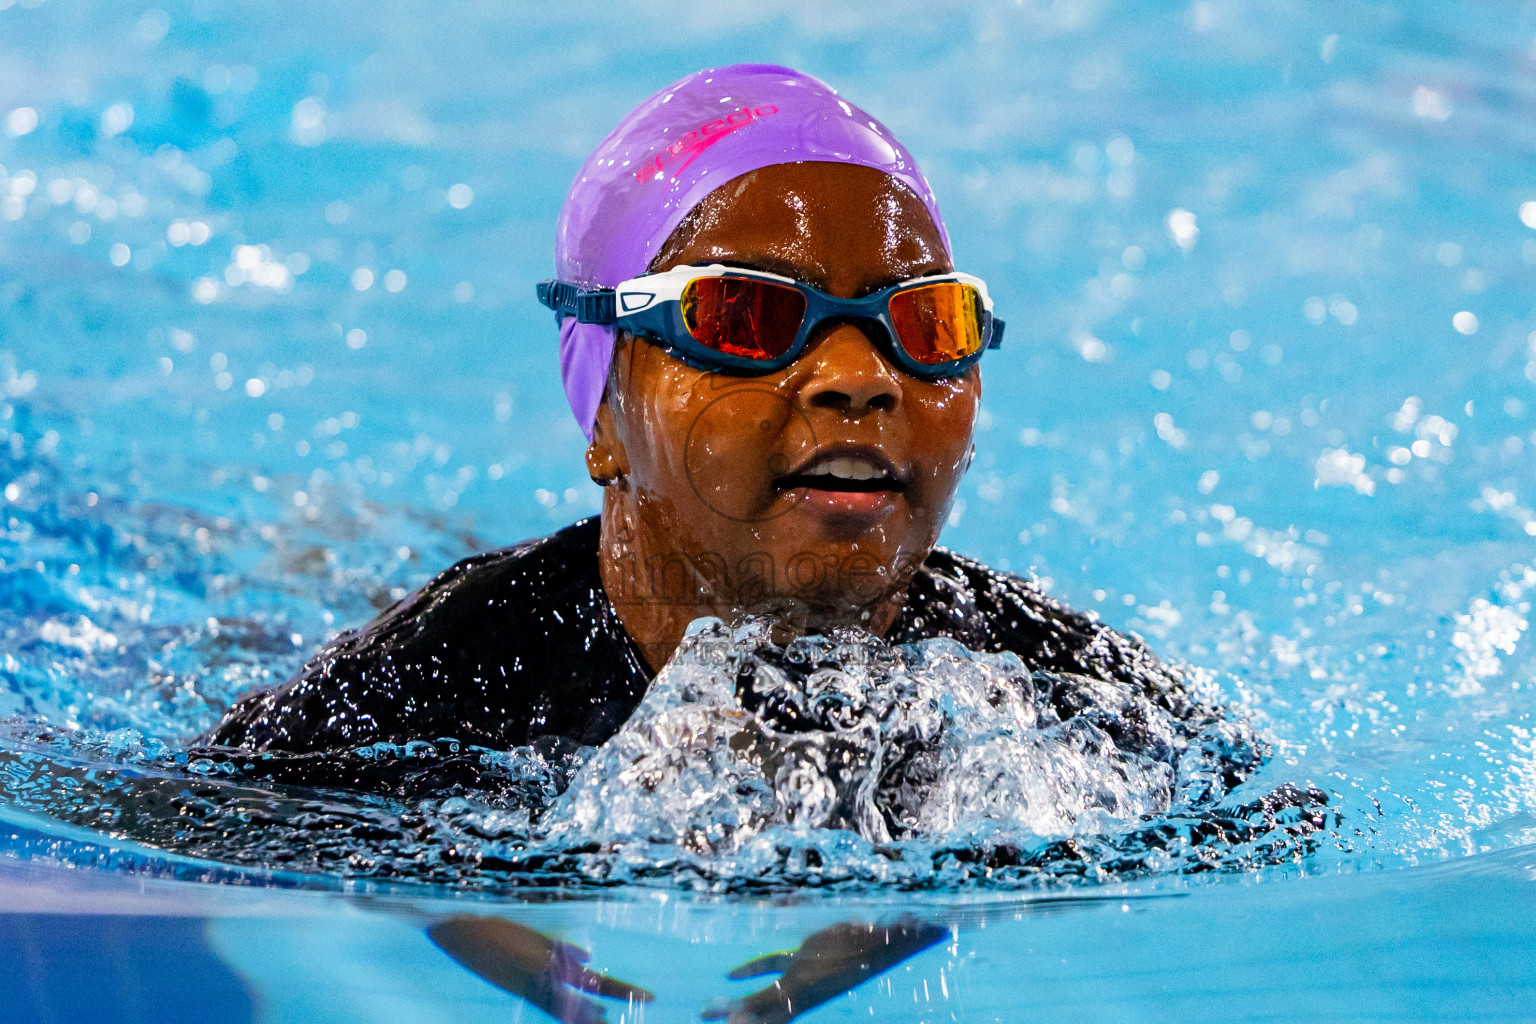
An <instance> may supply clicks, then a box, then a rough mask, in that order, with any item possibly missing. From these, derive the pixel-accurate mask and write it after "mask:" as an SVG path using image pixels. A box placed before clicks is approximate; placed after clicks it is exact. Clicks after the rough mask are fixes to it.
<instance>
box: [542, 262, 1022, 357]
mask: <svg viewBox="0 0 1536 1024" xmlns="http://www.w3.org/2000/svg"><path fill="white" fill-rule="evenodd" d="M538 295H539V301H540V302H541V303H543V304H544V305H546V306H548V307H549V308H550V309H553V310H554V311H555V319H556V320H557V321H558V320H560V319H561V318H563V317H568V316H573V317H575V318H576V320H577V322H579V323H584V324H601V325H612V326H615V327H617V328H618V329H620V330H623V331H628V332H630V333H631V334H638V335H641V336H643V337H646V338H650V339H653V340H654V341H657V342H659V343H660V344H661V345H662V346H663V347H665V348H667V349H668V350H669V351H671V352H672V353H673V354H675V355H677V356H679V357H680V358H681V359H682V360H683V361H684V362H687V363H688V364H689V365H691V366H694V367H696V368H698V369H704V370H714V371H719V372H725V373H732V374H739V375H743V376H755V375H758V374H764V373H772V372H774V371H775V370H780V369H783V368H784V367H786V366H788V365H789V364H790V363H792V362H794V361H795V360H796V359H798V358H799V357H800V354H801V353H802V352H804V351H805V347H806V345H808V344H809V343H810V340H811V338H812V337H813V336H814V335H815V334H816V331H817V329H818V328H820V327H821V325H822V324H824V323H826V322H827V321H829V320H833V321H841V322H848V323H854V324H857V325H859V326H861V327H865V328H866V333H867V334H868V335H869V336H870V338H871V339H873V340H874V341H875V343H876V345H878V346H879V347H880V349H881V351H883V352H884V353H885V355H886V356H887V357H888V358H889V359H890V360H891V362H893V363H895V364H896V366H898V367H900V368H901V369H902V370H904V371H906V372H907V373H909V374H911V375H912V376H914V377H920V378H922V379H924V380H937V379H939V378H942V377H952V376H955V375H956V374H960V373H963V372H964V371H965V370H967V369H969V368H970V367H971V366H972V365H974V364H975V362H976V361H977V360H978V359H980V358H981V355H982V353H983V352H985V351H986V350H987V349H989V348H997V347H999V346H1000V345H1001V344H1002V340H1003V322H1002V321H1001V320H999V319H997V318H996V317H994V316H993V315H992V299H991V298H990V297H989V296H988V295H987V286H986V285H985V284H983V283H982V281H981V279H980V278H976V277H972V276H971V275H969V274H954V273H950V274H932V275H929V276H927V277H917V278H913V279H912V280H910V281H903V282H901V283H900V284H894V285H891V286H890V287H889V288H882V289H880V290H879V291H877V292H875V293H874V294H872V295H866V296H864V297H863V298H859V299H842V298H838V297H836V296H833V295H828V294H827V293H826V292H824V291H821V290H819V289H817V288H812V287H811V286H810V285H808V284H803V283H801V282H799V281H796V280H794V279H793V278H789V277H781V276H780V275H778V274H769V273H766V272H764V271H760V270H744V269H741V268H739V267H726V266H721V265H720V264H711V265H709V266H704V267H676V268H674V269H672V270H668V271H665V272H663V273H660V274H647V275H645V276H644V277H637V278H634V279H633V280H629V281H625V282H623V283H622V284H620V285H619V286H618V287H617V288H582V287H580V286H579V285H575V284H571V283H569V282H566V281H541V282H539V284H538ZM870 328H878V329H870Z"/></svg>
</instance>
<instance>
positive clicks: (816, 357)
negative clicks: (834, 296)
mask: <svg viewBox="0 0 1536 1024" xmlns="http://www.w3.org/2000/svg"><path fill="white" fill-rule="evenodd" d="M802 360H803V362H804V364H805V366H806V373H807V378H806V381H805V384H804V385H803V386H802V388H801V391H800V395H801V399H802V400H803V401H804V402H806V403H807V404H808V405H810V406H812V407H813V408H823V409H832V410H835V411H838V412H841V413H843V414H844V415H847V416H862V415H864V414H865V413H867V412H869V411H871V410H879V411H881V412H894V411H895V410H896V408H897V407H898V406H899V405H900V404H901V398H902V393H901V377H900V376H899V371H898V370H897V369H896V368H895V367H894V366H892V365H891V364H890V363H889V362H887V361H886V359H885V357H884V356H883V355H881V354H880V350H879V349H877V348H875V345H874V342H872V341H871V340H870V339H869V337H868V335H866V334H865V333H864V332H863V331H862V330H860V329H859V328H858V327H855V326H854V325H853V324H838V325H837V326H835V327H833V328H832V329H831V330H829V331H827V332H826V333H825V334H824V335H822V337H821V338H820V339H818V340H817V341H815V342H814V343H813V344H812V345H811V348H810V350H809V351H807V352H806V354H805V355H804V356H803V357H802Z"/></svg>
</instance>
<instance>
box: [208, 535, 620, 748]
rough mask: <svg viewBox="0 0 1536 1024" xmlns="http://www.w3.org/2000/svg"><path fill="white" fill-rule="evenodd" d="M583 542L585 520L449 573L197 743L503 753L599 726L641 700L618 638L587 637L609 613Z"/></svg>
mask: <svg viewBox="0 0 1536 1024" xmlns="http://www.w3.org/2000/svg"><path fill="white" fill-rule="evenodd" d="M597 544H598V523H597V520H596V519H588V520H583V521H581V522H578V523H575V524H573V525H571V526H568V527H566V528H565V529H562V530H559V531H557V532H556V533H554V534H551V535H550V536H548V537H542V538H538V539H535V540H530V541H525V542H523V543H521V544H516V545H513V546H512V547H508V548H502V549H499V550H496V551H488V552H483V553H481V554H477V555H473V556H470V557H469V558H466V559H464V560H462V561H460V562H458V563H456V564H455V565H453V566H451V567H449V568H448V569H446V570H444V571H443V572H441V573H439V574H438V575H437V576H436V577H435V578H433V579H432V580H431V581H430V582H428V583H427V584H425V585H424V586H422V587H421V588H420V589H419V590H417V591H416V592H414V593H413V594H410V595H409V596H407V597H405V598H404V599H402V600H400V601H397V602H396V603H395V604H393V605H391V606H390V607H388V608H386V609H385V610H384V611H383V612H381V613H380V614H379V615H378V616H377V617H376V618H375V619H373V620H372V621H371V622H369V623H368V624H367V625H364V626H362V627H360V628H358V629H353V630H348V631H346V632H344V633H342V634H340V635H339V636H337V637H336V638H335V639H333V640H332V641H331V642H330V643H328V644H327V645H326V646H325V647H324V648H322V649H321V651H320V652H319V653H318V654H316V655H315V656H314V657H313V658H312V659H311V660H310V662H309V663H308V664H307V665H306V666H305V667H304V668H303V669H302V670H301V671H300V672H299V674H298V675H297V676H295V677H294V678H293V679H291V680H289V681H288V682H287V683H285V684H284V685H282V686H280V687H278V688H276V689H275V690H270V691H267V692H265V693H259V694H254V695H252V696H250V697H247V698H246V699H245V700H243V701H241V702H240V703H239V704H237V705H236V706H235V707H234V708H233V709H231V711H230V713H229V714H228V715H226V716H225V718H224V720H223V721H222V722H220V724H219V725H218V726H217V727H216V728H215V729H214V731H213V733H211V734H210V736H209V737H208V740H209V742H212V743H215V744H219V745H222V746H232V747H242V748H246V749H281V750H290V751H303V750H321V749H337V748H342V747H355V746H360V745H363V744H367V743H374V742H379V741H388V742H408V741H410V740H416V739H436V738H439V737H447V736H452V737H454V738H457V739H461V740H463V741H465V742H469V743H477V744H482V745H493V746H512V745H518V744H522V743H526V742H529V740H530V737H531V736H533V735H538V734H542V733H543V732H556V733H560V734H569V733H573V732H574V733H577V734H582V733H584V731H587V730H590V729H593V728H605V727H606V719H605V718H604V715H605V714H606V715H607V716H608V717H612V716H614V715H619V714H620V713H621V712H622V714H623V715H627V713H628V711H627V710H626V708H627V707H628V704H629V703H630V700H631V697H632V696H633V700H634V701H638V699H639V695H638V694H634V695H631V693H630V691H631V690H635V689H636V688H637V687H638V688H639V689H640V690H641V692H643V686H644V683H645V677H644V673H643V671H642V672H641V673H640V674H639V678H632V677H633V676H635V668H636V666H635V664H634V659H633V658H632V657H631V653H632V652H630V651H629V649H628V647H627V646H626V643H625V642H624V638H623V635H622V631H620V632H619V633H618V634H617V636H615V635H614V634H613V633H612V631H610V630H604V629H602V628H601V626H602V624H603V623H604V621H605V619H604V613H608V614H611V608H610V606H609V605H608V604H607V602H606V597H605V596H604V595H603V593H602V584H601V577H600V574H599V572H598V567H597ZM573 651H577V652H580V651H589V652H590V653H591V655H592V656H591V657H589V658H573V657H571V653H572V652H573ZM615 698H616V699H617V701H618V704H619V705H620V706H619V707H616V708H613V709H612V710H611V711H606V712H605V708H607V707H608V705H609V704H611V703H613V701H614V699H615ZM574 710H579V711H582V712H584V717H582V718H581V719H580V720H577V719H576V718H573V717H572V715H573V711H574ZM594 716H596V717H595V718H594ZM597 718H604V721H602V722H598V721H596V719H597ZM568 719H569V720H568ZM620 721H622V718H620ZM581 738H583V739H585V737H584V736H582V737H581Z"/></svg>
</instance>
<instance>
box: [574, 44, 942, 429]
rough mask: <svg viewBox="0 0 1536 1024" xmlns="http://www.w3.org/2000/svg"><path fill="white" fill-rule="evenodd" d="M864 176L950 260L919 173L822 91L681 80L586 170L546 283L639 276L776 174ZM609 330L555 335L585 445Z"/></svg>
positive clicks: (624, 127) (606, 282) (725, 79)
mask: <svg viewBox="0 0 1536 1024" xmlns="http://www.w3.org/2000/svg"><path fill="white" fill-rule="evenodd" d="M813 161H821V162H827V163H844V164H859V165H861V166H864V167H873V168H874V169H876V170H878V171H884V172H885V173H887V174H889V175H891V176H892V177H893V178H896V179H897V180H898V181H900V182H902V183H903V184H905V185H906V186H907V187H908V188H910V189H911V190H912V191H913V192H915V193H916V194H917V196H918V198H920V199H921V200H922V201H923V205H924V206H926V207H927V208H928V212H929V213H930V214H932V215H933V222H934V224H935V225H936V226H937V227H938V229H939V234H940V236H941V237H942V238H943V239H944V248H945V249H946V250H948V249H949V235H948V234H947V233H945V231H944V221H943V220H942V219H941V218H940V217H939V207H938V203H937V202H935V200H934V198H933V191H932V189H930V188H929V187H928V182H927V180H926V179H925V178H924V177H923V174H922V172H921V171H919V170H918V169H917V162H916V161H914V160H913V159H912V154H910V153H908V152H907V151H906V148H905V147H903V146H902V144H901V143H899V142H897V141H896V139H895V138H893V137H892V136H891V133H890V132H889V131H887V130H886V128H885V126H883V125H882V124H880V122H878V121H876V120H875V119H874V118H872V117H870V116H869V115H868V114H866V113H865V112H864V111H862V110H860V109H859V108H858V107H855V106H854V105H853V104H851V103H849V102H847V101H846V100H843V99H840V98H839V97H838V95H837V93H836V92H835V91H833V89H832V88H831V87H830V86H828V85H827V84H826V83H825V82H822V81H820V80H819V79H815V78H812V77H811V76H810V75H806V74H801V73H800V72H799V71H794V70H791V69H790V68H784V67H779V66H777V65H774V64H733V65H731V66H730V67H724V68H710V69H707V70H705V71H700V72H698V73H697V74H692V75H689V76H688V77H687V78H684V79H683V80H682V81H679V82H675V83H673V84H672V85H669V86H667V87H666V88H665V89H662V90H661V91H660V92H658V93H656V94H655V95H653V96H652V97H651V98H650V99H648V100H646V101H645V102H644V103H642V104H640V105H639V106H638V107H636V108H635V109H634V110H632V111H631V112H630V114H629V116H628V117H626V118H624V120H623V121H621V122H619V126H618V127H617V128H615V129H614V130H613V132H612V133H611V134H610V135H609V136H608V137H607V138H606V139H604V140H603V141H602V144H601V145H599V146H598V147H597V150H596V151H595V152H593V154H592V155H591V156H590V157H588V158H587V162H586V163H585V164H583V165H582V168H581V172H580V173H579V174H577V175H576V180H575V181H574V182H573V183H572V184H571V191H570V193H569V194H568V195H567V196H566V197H565V206H564V207H563V208H562V209H561V210H560V223H559V226H558V228H557V230H556V235H555V273H556V275H557V276H558V277H559V278H560V280H562V281H569V282H572V283H574V284H580V285H584V286H586V287H589V288H613V287H616V286H617V285H619V284H621V283H622V282H624V281H627V280H629V279H630V278H634V277H639V276H640V275H642V274H644V273H645V271H646V268H647V267H648V266H650V263H651V260H652V259H654V258H655V256H656V253H657V252H659V251H660V249H661V246H662V245H663V243H665V242H666V240H667V238H668V237H669V236H670V235H671V234H672V231H673V229H675V228H676V227H677V226H678V224H680V223H682V220H683V218H684V217H686V216H687V215H688V211H690V210H692V209H693V208H694V207H695V206H696V205H698V203H699V202H700V201H702V200H703V199H704V197H705V196H707V195H709V193H711V192H713V191H714V190H715V189H716V188H718V187H719V186H721V185H724V184H725V183H726V182H728V181H730V180H731V179H732V178H736V177H739V176H740V175H743V174H746V173H748V172H749V171H755V170H757V169H758V168H760V167H768V166H771V165H773V164H786V163H800V162H813ZM614 337H615V329H614V328H613V327H611V326H601V325H598V324H580V323H577V322H576V319H575V317H567V318H565V319H564V320H563V321H561V323H560V380H561V382H562V383H563V384H564V385H565V395H566V398H567V400H568V401H569V402H570V403H571V412H573V413H575V415H576V422H577V423H579V424H581V429H582V432H583V433H585V434H586V435H587V439H588V440H591V438H592V427H593V424H594V423H595V422H596V419H597V407H598V405H599V404H601V402H602V400H603V388H604V387H605V386H606V384H607V382H608V369H609V365H610V364H611V363H612V361H613V343H614Z"/></svg>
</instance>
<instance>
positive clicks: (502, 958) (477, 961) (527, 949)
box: [427, 916, 789, 1024]
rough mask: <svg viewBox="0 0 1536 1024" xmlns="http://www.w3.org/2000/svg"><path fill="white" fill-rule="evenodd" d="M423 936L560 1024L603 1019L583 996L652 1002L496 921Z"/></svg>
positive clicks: (583, 956) (573, 955)
mask: <svg viewBox="0 0 1536 1024" xmlns="http://www.w3.org/2000/svg"><path fill="white" fill-rule="evenodd" d="M427 936H428V937H429V938H430V939H431V940H432V941H433V942H434V943H436V944H437V946H438V948H439V949H441V950H442V951H443V952H445V953H447V954H448V955H449V956H451V957H453V959H454V960H456V961H458V962H459V963H460V964H461V965H462V966H464V967H465V968H466V969H467V970H469V971H472V972H473V973H475V974H477V975H479V976H480V977H482V978H484V979H485V980H486V981H488V982H490V983H491V984H492V985H495V986H496V987H497V988H499V989H503V990H504V991H507V992H510V993H512V994H513V995H515V996H519V997H521V998H523V999H525V1000H527V1001H528V1002H530V1003H532V1004H533V1005H534V1006H537V1007H538V1008H539V1009H541V1010H543V1011H544V1012H545V1013H547V1014H549V1015H550V1016H551V1017H553V1018H555V1019H556V1020H558V1021H562V1022H563V1024H600V1022H602V1021H604V1020H605V1019H606V1018H605V1017H604V1015H603V1007H602V1004H600V1003H597V1002H594V1001H593V1000H591V999H588V998H586V997H585V996H584V995H582V993H583V992H592V993H595V994H597V995H600V996H606V997H608V998H610V999H626V1000H628V1001H629V1002H631V1003H636V1002H639V1003H649V1002H651V1001H652V1000H654V999H655V998H656V997H655V996H654V995H652V994H651V993H650V992H648V991H647V990H645V989H643V988H640V987H639V986H637V985H631V984H629V983H628V982H625V981H619V980H618V979H616V978H610V977H608V976H607V975H606V974H598V973H597V972H596V971H591V970H588V969H587V968H586V967H585V966H584V965H585V964H586V962H587V961H588V960H589V959H591V956H590V954H588V953H587V951H586V950H584V949H581V948H580V947H577V946H573V945H571V944H570V943H568V942H561V941H559V940H558V939H551V938H549V937H548V936H546V935H544V934H543V933H542V932H536V931H534V930H533V929H532V928H526V927H524V926H523V925H520V924H516V923H514V922H512V921H507V920H504V919H502V918H499V917H474V916H459V917H450V918H448V919H447V920H445V921H439V922H438V923H437V924H434V925H432V926H431V927H429V928H428V929H427ZM783 1019H784V1020H788V1019H789V1018H787V1017H785V1018H783Z"/></svg>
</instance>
